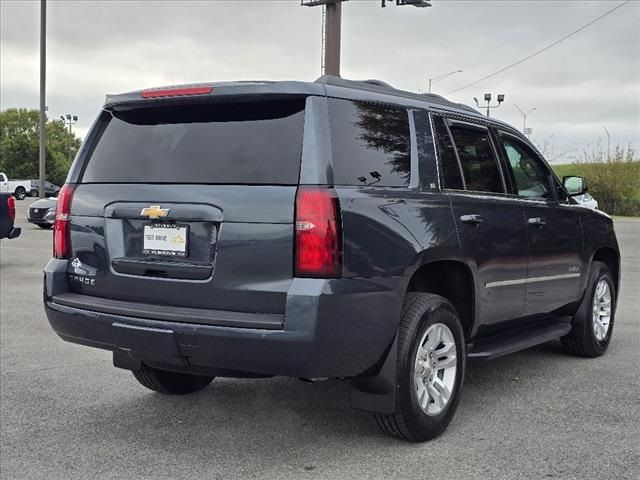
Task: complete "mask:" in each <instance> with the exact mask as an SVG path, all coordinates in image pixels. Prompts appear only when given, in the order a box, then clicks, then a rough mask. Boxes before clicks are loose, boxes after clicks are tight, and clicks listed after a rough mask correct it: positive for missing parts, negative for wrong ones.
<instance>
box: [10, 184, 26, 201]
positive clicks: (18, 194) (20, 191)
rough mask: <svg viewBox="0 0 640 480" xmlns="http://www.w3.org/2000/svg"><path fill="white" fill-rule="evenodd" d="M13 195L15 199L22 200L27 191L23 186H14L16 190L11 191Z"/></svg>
mask: <svg viewBox="0 0 640 480" xmlns="http://www.w3.org/2000/svg"><path fill="white" fill-rule="evenodd" d="M13 196H14V197H16V199H17V200H24V199H25V197H26V196H27V191H26V190H25V189H24V187H18V188H16V191H15V192H13Z"/></svg>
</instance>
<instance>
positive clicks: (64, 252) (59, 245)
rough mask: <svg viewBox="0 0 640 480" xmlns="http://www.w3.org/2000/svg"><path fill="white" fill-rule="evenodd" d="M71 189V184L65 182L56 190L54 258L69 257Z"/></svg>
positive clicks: (72, 187)
mask: <svg viewBox="0 0 640 480" xmlns="http://www.w3.org/2000/svg"><path fill="white" fill-rule="evenodd" d="M73 189H74V186H73V185H69V184H68V183H65V184H64V185H63V186H62V188H61V189H60V191H59V192H58V204H57V205H56V219H55V221H54V223H53V256H54V257H56V258H69V255H71V228H70V226H69V215H70V214H71V200H72V199H73Z"/></svg>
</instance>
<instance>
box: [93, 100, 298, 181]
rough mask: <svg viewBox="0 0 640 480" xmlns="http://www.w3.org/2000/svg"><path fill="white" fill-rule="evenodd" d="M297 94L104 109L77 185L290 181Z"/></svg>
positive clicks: (293, 165)
mask: <svg viewBox="0 0 640 480" xmlns="http://www.w3.org/2000/svg"><path fill="white" fill-rule="evenodd" d="M304 104H305V102H304V99H296V100H285V101H283V100H279V101H259V102H245V103H224V104H221V103H215V104H192V105H180V106H164V107H145V108H139V109H134V110H125V111H120V112H119V111H114V112H107V113H106V114H105V116H106V118H105V122H104V123H103V124H101V125H100V128H101V129H102V130H101V132H102V133H101V135H100V136H99V139H98V140H97V143H96V144H95V146H94V148H93V151H92V152H91V153H90V155H89V158H88V160H87V163H86V167H85V170H84V173H83V175H82V182H83V183H216V184H287V185H291V184H297V183H298V177H299V172H300V159H301V156H302V138H303V129H304Z"/></svg>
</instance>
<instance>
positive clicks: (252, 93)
mask: <svg viewBox="0 0 640 480" xmlns="http://www.w3.org/2000/svg"><path fill="white" fill-rule="evenodd" d="M273 95H281V96H283V97H288V96H292V95H293V96H308V95H322V96H324V95H325V89H324V87H323V86H322V85H319V84H317V83H312V82H293V81H292V82H288V81H287V82H269V81H246V82H219V83H207V84H197V85H194V84H191V85H177V86H172V87H162V88H157V89H149V90H136V91H133V92H128V93H121V94H115V95H114V94H109V95H107V96H106V98H105V104H104V108H105V109H106V110H110V109H112V108H117V107H120V106H124V105H130V106H131V105H136V106H140V105H143V104H146V103H151V102H153V103H154V104H157V103H158V102H160V103H163V104H164V103H175V102H183V101H184V100H185V98H190V99H193V100H194V101H203V100H204V101H207V102H210V101H212V100H213V101H216V100H218V99H220V100H222V101H224V100H227V101H228V100H230V99H233V98H235V100H236V101H237V99H238V98H237V97H240V96H248V97H253V98H259V97H262V96H273ZM223 99H224V100H223Z"/></svg>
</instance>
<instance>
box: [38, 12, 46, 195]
mask: <svg viewBox="0 0 640 480" xmlns="http://www.w3.org/2000/svg"><path fill="white" fill-rule="evenodd" d="M46 87H47V0H40V152H39V163H40V189H39V191H40V198H45V197H46V193H45V189H44V182H45V178H46V176H47V172H46V168H47V167H46V148H47V130H46V123H47V117H46V111H45V110H46V105H45V103H46V100H45V96H46Z"/></svg>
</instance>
